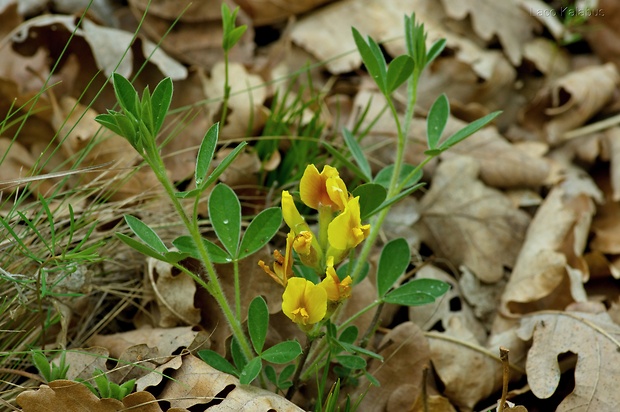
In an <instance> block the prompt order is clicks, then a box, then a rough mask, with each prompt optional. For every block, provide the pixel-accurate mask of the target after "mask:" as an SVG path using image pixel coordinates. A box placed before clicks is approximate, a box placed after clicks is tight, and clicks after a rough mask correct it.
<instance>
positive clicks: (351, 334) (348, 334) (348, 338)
mask: <svg viewBox="0 0 620 412" xmlns="http://www.w3.org/2000/svg"><path fill="white" fill-rule="evenodd" d="M358 333H359V331H358V329H357V326H354V325H351V326H348V327H347V328H346V329H345V330H343V331H342V333H341V334H340V337H339V338H338V340H339V341H340V342H341V343H342V342H344V343H351V344H352V343H353V342H355V340H356V339H357V335H358Z"/></svg>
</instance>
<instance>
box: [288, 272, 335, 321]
mask: <svg viewBox="0 0 620 412" xmlns="http://www.w3.org/2000/svg"><path fill="white" fill-rule="evenodd" d="M282 312H284V314H285V315H286V316H287V317H288V318H289V319H291V320H292V321H293V322H295V323H297V324H298V325H300V326H307V325H313V324H315V323H317V322H320V321H321V320H322V319H323V318H324V317H325V313H327V292H326V291H325V289H323V288H322V287H321V286H318V285H315V284H314V283H312V282H310V281H309V280H307V279H304V278H297V277H295V278H291V279H289V281H288V284H287V286H286V289H285V290H284V294H282Z"/></svg>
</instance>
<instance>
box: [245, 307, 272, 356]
mask: <svg viewBox="0 0 620 412" xmlns="http://www.w3.org/2000/svg"><path fill="white" fill-rule="evenodd" d="M268 327H269V309H267V303H266V302H265V299H263V298H262V297H261V296H257V297H255V298H254V299H253V300H252V302H251V303H250V307H249V308H248V331H249V332H250V339H251V340H252V345H253V346H254V350H255V351H256V353H258V354H259V355H260V353H261V352H262V351H263V346H264V345H265V339H266V338H267V328H268Z"/></svg>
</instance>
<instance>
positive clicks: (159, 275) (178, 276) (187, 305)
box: [147, 257, 200, 328]
mask: <svg viewBox="0 0 620 412" xmlns="http://www.w3.org/2000/svg"><path fill="white" fill-rule="evenodd" d="M147 275H148V279H149V285H150V287H151V288H152V290H153V293H154V294H155V298H156V301H157V304H158V308H159V321H158V323H159V326H160V327H164V328H168V327H172V326H177V325H179V324H184V325H197V324H198V323H199V322H200V309H198V308H196V307H195V306H194V295H195V294H196V288H197V287H196V283H195V282H194V279H192V278H191V277H189V276H187V275H186V274H184V273H180V272H179V271H178V270H177V269H175V268H174V267H173V266H172V265H171V264H169V263H166V262H162V261H161V260H157V259H154V258H151V257H149V258H147Z"/></svg>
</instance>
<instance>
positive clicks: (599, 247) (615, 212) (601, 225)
mask: <svg viewBox="0 0 620 412" xmlns="http://www.w3.org/2000/svg"><path fill="white" fill-rule="evenodd" d="M618 137H620V136H618ZM619 160H620V159H619ZM610 183H611V182H610V181H609V178H608V177H607V176H598V178H597V184H598V187H599V188H600V189H601V190H602V191H603V193H604V194H605V201H604V202H603V203H602V204H600V205H597V207H596V215H595V216H594V218H593V219H592V228H591V230H592V233H593V235H594V236H593V238H592V240H591V241H590V248H591V249H592V250H594V251H598V252H601V253H605V254H615V255H618V254H620V204H619V203H618V202H617V201H616V200H615V199H614V198H613V197H614V196H615V193H613V192H612V188H611V184H610Z"/></svg>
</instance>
